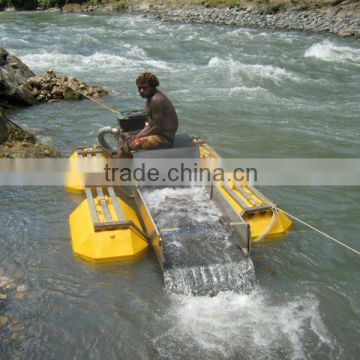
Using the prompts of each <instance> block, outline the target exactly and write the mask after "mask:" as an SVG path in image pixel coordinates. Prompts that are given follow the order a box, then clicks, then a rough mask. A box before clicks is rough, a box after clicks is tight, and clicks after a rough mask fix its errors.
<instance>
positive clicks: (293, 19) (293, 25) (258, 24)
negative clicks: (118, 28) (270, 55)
mask: <svg viewBox="0 0 360 360" xmlns="http://www.w3.org/2000/svg"><path fill="white" fill-rule="evenodd" d="M359 5H360V4H359ZM149 12H151V13H156V16H157V18H158V19H160V20H162V21H172V22H173V21H176V22H182V23H201V24H204V23H209V24H218V25H233V26H240V27H254V28H268V29H283V30H298V31H312V32H330V33H335V34H337V35H340V36H360V6H359V7H358V12H357V13H353V12H352V7H349V9H346V7H344V8H335V7H327V8H324V9H317V10H313V9H312V10H298V9H293V10H289V11H285V12H284V11H279V10H278V9H277V8H275V9H273V12H272V13H268V12H265V11H264V12H256V11H254V10H253V8H252V7H247V8H245V9H244V8H239V7H234V8H192V9H166V8H158V9H154V8H152V9H149Z"/></svg>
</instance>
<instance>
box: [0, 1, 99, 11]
mask: <svg viewBox="0 0 360 360" xmlns="http://www.w3.org/2000/svg"><path fill="white" fill-rule="evenodd" d="M85 2H93V3H100V2H101V0H95V1H88V0H0V9H4V8H5V7H14V8H15V9H17V10H34V9H36V8H37V7H41V8H49V7H55V6H57V7H63V6H64V5H65V4H66V3H68V4H70V3H77V4H81V3H85Z"/></svg>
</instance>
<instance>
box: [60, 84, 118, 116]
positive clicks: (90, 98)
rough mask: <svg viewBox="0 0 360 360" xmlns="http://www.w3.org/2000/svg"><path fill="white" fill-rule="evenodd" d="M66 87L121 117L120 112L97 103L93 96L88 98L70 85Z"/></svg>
mask: <svg viewBox="0 0 360 360" xmlns="http://www.w3.org/2000/svg"><path fill="white" fill-rule="evenodd" d="M66 86H68V87H69V88H70V89H71V90H73V91H76V92H77V93H79V94H80V95H82V96H84V97H86V98H88V99H89V100H91V101H93V102H94V103H96V104H98V105H100V106H102V107H103V108H105V109H107V110H109V111H111V112H113V113H115V114H117V115H121V113H120V111H116V110H114V109H112V108H109V107H108V106H106V105H104V104H102V103H101V102H100V101H96V100H95V99H93V98H92V97H91V96H88V95H85V94H83V93H82V92H81V91H79V90H76V89H74V88H73V87H71V86H70V85H66Z"/></svg>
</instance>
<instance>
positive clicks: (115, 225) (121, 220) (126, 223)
mask: <svg viewBox="0 0 360 360" xmlns="http://www.w3.org/2000/svg"><path fill="white" fill-rule="evenodd" d="M106 189H107V190H108V193H109V197H110V199H111V202H112V204H113V206H114V209H115V213H116V217H117V219H118V221H113V219H112V218H111V215H110V211H109V208H108V206H107V204H106V197H105V195H104V192H103V188H101V187H99V186H98V187H96V195H95V197H97V198H98V199H99V200H100V204H101V209H102V211H103V214H104V217H105V220H106V221H105V222H101V221H99V217H98V215H97V212H96V207H95V203H94V195H93V192H92V189H91V188H90V187H86V188H85V194H86V199H87V202H88V205H89V210H90V216H91V219H92V222H93V226H94V231H96V232H97V231H104V230H117V229H129V228H132V229H134V230H135V231H137V232H138V233H139V234H141V235H142V236H143V237H144V238H145V239H146V240H147V241H148V242H149V241H150V239H149V236H148V235H147V234H146V233H145V232H144V231H143V230H142V229H141V228H140V227H139V226H138V225H136V224H135V223H134V222H133V221H132V220H126V219H125V215H124V213H123V211H122V210H121V207H120V205H119V202H118V200H117V197H116V194H115V191H114V188H113V187H111V186H110V187H107V188H106Z"/></svg>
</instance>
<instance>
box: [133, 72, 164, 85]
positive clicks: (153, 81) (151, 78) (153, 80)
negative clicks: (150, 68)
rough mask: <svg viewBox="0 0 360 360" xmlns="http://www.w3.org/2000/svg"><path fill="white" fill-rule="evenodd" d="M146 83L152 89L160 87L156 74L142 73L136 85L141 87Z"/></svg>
mask: <svg viewBox="0 0 360 360" xmlns="http://www.w3.org/2000/svg"><path fill="white" fill-rule="evenodd" d="M145 82H146V83H148V84H149V85H150V86H152V87H158V86H159V85H160V83H159V80H158V78H157V77H156V76H155V75H154V74H152V73H149V72H144V73H142V74H141V75H139V76H138V77H137V79H136V85H140V84H143V83H145Z"/></svg>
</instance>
